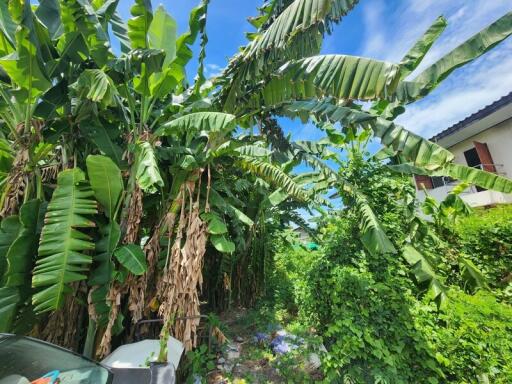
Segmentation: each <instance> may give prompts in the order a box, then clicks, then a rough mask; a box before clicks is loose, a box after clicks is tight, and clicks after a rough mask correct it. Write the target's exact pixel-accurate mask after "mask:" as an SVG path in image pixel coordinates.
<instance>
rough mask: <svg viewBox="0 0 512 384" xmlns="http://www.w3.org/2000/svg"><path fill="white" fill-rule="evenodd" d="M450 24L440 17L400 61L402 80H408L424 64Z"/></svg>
mask: <svg viewBox="0 0 512 384" xmlns="http://www.w3.org/2000/svg"><path fill="white" fill-rule="evenodd" d="M447 25H448V22H447V21H446V19H445V18H444V17H443V16H440V17H438V18H437V19H436V20H435V21H434V23H432V25H431V26H430V27H429V28H428V29H427V31H426V32H425V33H424V34H423V36H422V37H421V38H420V39H419V40H418V41H417V42H416V43H415V44H414V45H413V47H412V48H411V49H410V50H409V51H408V52H407V53H406V54H405V56H404V57H403V59H402V60H400V64H399V65H400V78H401V79H404V78H406V77H407V76H408V75H409V74H410V73H411V72H412V71H414V70H415V69H416V68H417V67H418V65H420V63H421V62H422V60H423V58H424V57H425V55H426V54H427V53H428V51H429V50H430V48H431V47H432V45H433V44H434V43H435V41H436V40H437V39H438V38H439V36H441V34H442V33H443V31H444V30H445V28H446V26H447Z"/></svg>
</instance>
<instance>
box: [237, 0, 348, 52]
mask: <svg viewBox="0 0 512 384" xmlns="http://www.w3.org/2000/svg"><path fill="white" fill-rule="evenodd" d="M356 3H357V0H296V1H294V2H292V3H291V4H290V5H289V6H288V7H287V8H286V9H285V10H284V11H283V12H281V14H280V15H279V16H278V17H277V18H276V19H275V21H274V22H273V23H272V24H271V25H270V26H269V27H268V28H267V29H265V30H264V31H263V32H262V33H261V35H260V36H258V38H256V39H255V40H254V41H253V42H252V43H251V44H250V45H249V46H248V47H247V48H246V50H245V52H244V53H243V57H244V59H245V58H249V57H251V58H252V57H254V56H255V55H259V54H262V53H265V54H268V52H269V51H272V52H274V51H279V50H284V49H287V48H288V44H289V42H290V40H291V39H292V38H293V37H295V36H298V37H299V39H300V38H302V37H303V36H301V33H303V32H304V31H306V30H308V29H310V28H311V27H313V26H316V27H318V25H319V24H322V23H324V22H332V21H338V20H339V19H341V17H342V16H343V15H345V14H346V13H347V12H349V11H350V10H351V9H352V7H354V5H355V4H356ZM311 53H314V52H310V54H311ZM285 55H286V53H285ZM303 56H309V55H302V56H301V57H303ZM287 58H290V57H287Z"/></svg>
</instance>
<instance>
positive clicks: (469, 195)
mask: <svg viewBox="0 0 512 384" xmlns="http://www.w3.org/2000/svg"><path fill="white" fill-rule="evenodd" d="M441 141H442V140H441ZM474 141H478V142H480V143H485V144H487V147H488V149H489V152H490V154H491V157H492V160H493V162H494V164H495V165H496V171H497V173H498V174H500V175H502V176H505V177H508V178H509V179H512V118H510V119H508V120H505V121H503V122H501V123H499V124H497V125H495V126H493V127H491V128H489V129H487V130H485V131H483V132H480V133H478V134H476V135H474V136H472V137H469V138H467V139H466V140H463V141H461V142H460V143H457V144H454V145H453V146H451V147H449V148H448V149H449V150H450V152H452V153H453V154H454V156H455V160H454V161H455V163H458V164H463V165H467V163H466V158H465V157H464V152H465V151H467V150H469V149H471V148H474V147H475V146H474V144H473V142H474ZM438 144H440V145H442V142H439V143H438ZM454 186H455V184H452V185H445V186H442V187H438V188H434V189H430V190H428V194H429V195H430V196H432V197H433V198H435V199H436V200H437V201H442V200H444V199H445V198H446V196H447V195H448V193H449V192H450V191H451V190H452V189H453V187H454ZM417 196H418V198H419V200H420V201H423V200H424V199H425V193H424V192H423V191H422V190H418V195H417ZM460 197H461V198H462V199H463V200H464V201H465V202H466V203H468V205H470V206H472V207H481V206H487V205H494V204H504V203H509V204H510V203H512V194H504V193H501V192H495V191H481V192H477V190H476V188H475V187H473V186H471V187H469V188H468V189H467V190H466V191H464V192H463V193H462V194H461V195H460Z"/></svg>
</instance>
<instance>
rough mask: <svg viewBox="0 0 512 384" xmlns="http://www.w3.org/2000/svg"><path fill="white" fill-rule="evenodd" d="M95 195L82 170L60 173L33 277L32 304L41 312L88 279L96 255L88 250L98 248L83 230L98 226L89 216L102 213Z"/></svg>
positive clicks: (57, 302) (61, 301)
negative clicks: (73, 284)
mask: <svg viewBox="0 0 512 384" xmlns="http://www.w3.org/2000/svg"><path fill="white" fill-rule="evenodd" d="M93 196H94V192H93V190H92V189H91V187H90V186H89V185H88V183H87V182H86V180H85V175H84V173H83V172H82V171H81V170H80V169H78V168H74V169H68V170H64V171H62V172H61V173H60V174H59V176H58V178H57V188H56V189H55V191H54V192H53V196H52V199H51V201H50V203H49V204H48V209H47V212H46V216H45V220H44V227H43V230H42V233H41V241H40V243H39V250H38V253H39V257H38V260H37V262H36V267H35V268H34V272H33V277H32V286H33V287H34V288H37V289H38V292H37V293H35V294H34V295H33V296H32V303H33V304H34V307H35V311H36V312H38V313H41V312H46V311H51V310H56V309H58V308H60V307H61V305H62V303H63V301H64V296H65V295H66V294H67V293H70V292H71V291H72V290H71V288H70V287H69V284H70V283H72V282H76V281H80V280H84V279H86V278H87V275H86V273H87V271H88V270H89V265H90V264H91V262H92V257H91V256H90V255H87V254H86V253H84V252H86V251H92V250H94V243H93V242H92V241H91V237H90V236H88V235H86V234H85V233H84V232H81V231H80V230H79V229H80V228H91V227H94V226H95V223H94V222H93V221H92V220H90V219H88V218H87V216H88V215H94V214H96V213H98V208H97V203H96V201H95V200H94V199H93Z"/></svg>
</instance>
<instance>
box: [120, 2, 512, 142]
mask: <svg viewBox="0 0 512 384" xmlns="http://www.w3.org/2000/svg"><path fill="white" fill-rule="evenodd" d="M132 3H133V1H132V0H121V3H120V5H119V9H120V11H121V14H122V15H123V16H124V18H128V17H129V8H130V6H131V4H132ZM261 3H262V1H261V0H211V3H210V8H209V14H208V24H207V32H208V38H209V43H208V47H207V61H206V64H207V72H208V73H209V74H210V75H213V74H215V73H218V72H219V71H220V69H221V68H223V67H224V66H225V65H226V63H227V60H228V58H229V57H230V56H231V55H232V54H234V53H235V52H236V51H237V49H238V47H239V46H241V45H243V44H245V43H246V40H245V35H244V33H245V32H248V31H251V30H252V27H251V25H250V24H249V23H248V22H247V21H246V18H247V17H248V16H254V15H256V14H257V11H256V7H258V6H260V5H261ZM159 4H163V5H164V7H165V8H166V9H167V10H168V11H169V12H170V13H171V14H172V15H173V17H174V18H175V19H176V20H177V23H178V32H183V31H185V30H186V28H187V25H188V13H189V11H190V9H191V8H192V7H193V6H195V5H196V4H197V1H196V0H180V1H176V0H172V1H171V0H165V1H161V2H160V3H158V2H156V1H154V2H153V6H154V8H156V7H157V6H158V5H159ZM509 11H512V2H511V1H510V0H449V1H448V0H421V1H419V0H416V1H412V0H392V1H389V0H360V2H359V4H358V5H357V6H356V7H355V9H354V10H353V11H352V12H351V13H350V14H349V15H348V16H347V17H345V18H344V20H343V21H342V23H341V24H340V25H338V26H337V27H336V28H335V30H334V33H333V34H332V35H331V36H328V37H327V38H326V40H325V43H324V48H323V53H345V54H351V55H359V56H367V57H372V58H376V59H380V60H389V61H394V62H397V61H399V60H400V59H401V58H402V56H403V55H404V53H405V52H406V51H407V50H408V48H409V47H410V46H411V45H412V44H413V43H414V42H415V41H416V39H417V38H418V37H420V36H421V34H422V33H423V32H424V31H425V29H427V28H428V26H429V25H430V24H431V23H432V21H433V20H434V19H435V18H436V17H437V16H439V15H444V16H445V17H446V18H447V19H448V23H449V25H448V27H447V29H446V31H445V33H444V34H443V36H442V37H441V39H440V40H439V41H438V42H437V43H436V45H435V46H434V48H433V49H432V51H431V52H430V53H429V55H428V56H427V57H426V58H425V60H424V63H423V64H422V66H421V67H420V69H421V68H425V66H426V65H428V64H429V63H432V62H433V61H435V60H436V59H438V58H440V57H441V56H442V55H443V54H444V53H446V52H448V51H449V50H451V49H452V48H454V47H456V46H457V45H458V44H460V43H461V42H463V41H464V40H465V39H467V38H468V37H470V36H471V35H472V34H474V33H475V32H477V31H479V30H480V29H482V28H484V27H485V26H486V25H488V24H489V23H491V22H492V21H493V20H495V19H497V18H499V17H500V16H502V15H503V14H504V13H506V12H509ZM510 91H512V38H509V39H508V40H507V41H505V42H504V43H502V44H500V45H499V46H498V47H496V48H495V49H494V50H493V51H491V52H489V53H488V54H486V55H484V56H483V57H481V58H480V59H478V60H477V61H476V62H474V63H472V64H471V65H469V66H466V67H464V68H463V69H461V70H458V71H457V72H456V73H454V74H453V75H452V76H451V77H450V78H449V79H448V80H446V81H445V82H444V83H443V84H442V85H441V86H440V87H439V88H437V89H436V90H435V91H434V92H433V93H431V94H430V95H429V96H428V97H427V98H426V99H424V100H422V101H421V102H419V103H416V104H414V105H411V106H409V107H408V109H407V112H406V113H405V114H404V115H402V116H400V117H399V119H398V122H400V123H401V124H403V125H404V126H406V128H408V129H410V130H412V131H414V132H416V133H419V134H421V135H423V136H425V137H430V136H432V135H433V134H435V133H437V132H439V131H441V130H443V129H445V128H447V127H448V126H450V125H452V124H454V123H456V122H457V121H459V120H461V119H463V118H464V117H466V116H468V115H470V114H471V113H473V112H476V111H477V110H478V109H480V108H482V107H484V106H485V105H487V104H489V103H491V102H493V101H494V100H496V99H498V98H500V97H501V96H503V95H505V94H507V93H508V92H510ZM284 125H285V129H286V131H288V132H291V133H292V135H293V137H294V138H295V139H302V140H311V139H318V138H320V137H322V133H321V132H319V131H318V130H316V129H315V128H314V127H313V126H311V125H305V126H304V125H302V124H300V122H299V121H295V122H285V123H284Z"/></svg>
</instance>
